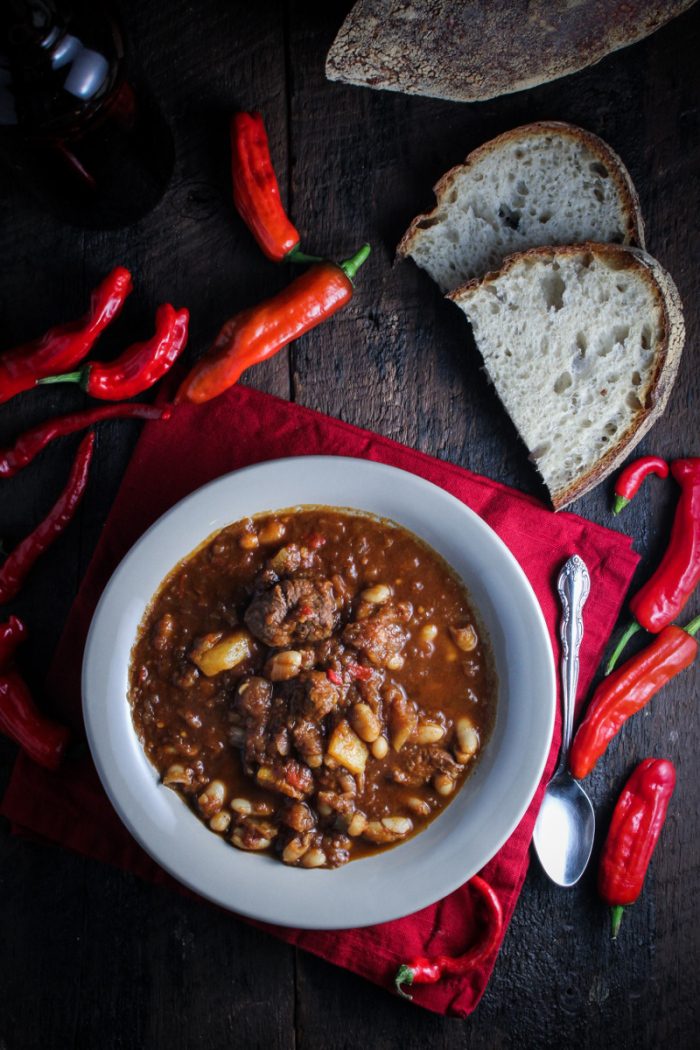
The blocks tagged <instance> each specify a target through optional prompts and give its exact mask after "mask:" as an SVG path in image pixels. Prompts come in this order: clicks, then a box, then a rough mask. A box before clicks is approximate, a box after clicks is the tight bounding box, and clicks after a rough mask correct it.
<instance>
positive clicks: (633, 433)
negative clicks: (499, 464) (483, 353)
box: [446, 241, 685, 510]
mask: <svg viewBox="0 0 700 1050" xmlns="http://www.w3.org/2000/svg"><path fill="white" fill-rule="evenodd" d="M588 253H590V254H593V255H596V256H598V257H599V258H601V259H605V258H607V259H608V260H613V261H614V267H615V269H618V270H635V271H636V272H637V273H638V274H639V275H640V276H642V277H643V278H644V280H645V281H646V282H647V283H648V285H649V287H650V289H651V290H652V292H653V295H654V298H655V300H656V302H657V304H658V307H659V309H660V311H661V315H662V318H663V326H664V333H665V335H664V338H663V340H662V345H661V348H660V350H659V352H658V354H657V358H656V362H655V369H654V373H653V376H652V378H651V381H650V385H649V392H648V395H647V398H646V404H645V405H644V406H643V407H642V409H641V410H640V412H639V413H638V414H637V416H636V417H635V419H634V420H633V422H632V424H631V425H630V427H628V429H627V430H626V431H625V432H624V434H622V435H621V436H620V438H619V439H618V440H617V441H616V442H615V444H614V445H612V447H611V448H609V449H608V450H607V451H606V452H605V454H604V455H602V456H600V457H599V458H598V459H597V460H596V461H595V463H593V464H592V465H591V466H590V467H589V468H588V469H587V470H585V471H584V472H583V473H582V474H580V475H579V476H578V477H577V478H575V479H574V480H573V481H572V482H571V483H570V484H569V485H567V486H566V487H565V488H563V489H561V490H559V491H557V492H550V495H551V499H552V504H553V506H554V509H555V510H562V508H564V507H566V506H568V505H569V504H570V503H573V501H574V500H576V499H579V498H580V497H581V496H583V495H584V493H586V492H589V491H590V490H591V489H593V488H595V487H596V486H597V485H599V484H600V482H601V481H603V479H604V478H606V477H607V476H608V475H609V474H611V473H612V472H613V471H614V470H616V469H617V467H619V466H620V464H621V463H622V462H623V460H625V459H626V458H627V456H628V455H629V453H630V452H631V451H632V449H633V448H634V447H635V445H637V444H638V442H639V441H641V439H642V438H643V437H644V435H645V434H646V433H647V432H648V431H649V430H650V429H651V427H652V426H653V425H654V423H655V422H656V420H657V419H658V418H659V417H660V416H661V415H662V414H663V412H664V411H665V409H666V406H667V404H668V399H669V397H670V395H671V390H672V388H673V384H674V381H675V378H676V375H677V373H678V368H679V365H680V359H681V354H682V352H683V346H684V343H685V322H684V319H683V307H682V303H681V298H680V295H679V293H678V289H677V288H676V285H675V283H674V281H673V279H672V278H671V276H670V274H668V273H667V272H666V270H664V269H663V267H662V266H661V264H660V263H659V262H657V260H656V259H654V258H653V257H652V256H651V255H649V254H648V253H647V252H645V251H643V250H641V249H639V248H627V247H623V246H621V245H616V244H597V243H594V242H592V241H588V242H586V243H584V244H573V245H564V246H559V247H555V248H550V247H543V248H531V249H529V250H528V251H526V252H518V253H516V254H514V255H509V256H508V257H507V258H506V259H505V260H504V263H503V265H502V267H501V269H500V270H498V271H497V272H493V273H489V274H486V276H485V277H482V278H477V279H475V280H472V281H468V282H467V283H466V284H464V285H461V286H460V287H459V288H455V289H454V291H452V292H449V293H448V294H447V296H446V298H447V299H451V300H452V301H453V302H455V303H457V304H458V305H460V304H461V303H466V302H467V301H468V300H469V297H470V295H471V293H472V291H474V289H476V288H479V287H483V286H485V285H488V284H493V283H495V282H496V280H497V279H499V278H501V277H503V276H504V275H506V274H507V273H508V271H509V270H511V269H513V268H514V267H517V266H518V265H521V264H522V263H523V262H524V261H526V260H533V261H535V262H536V261H538V260H543V261H545V260H547V261H549V260H551V261H554V260H555V259H557V258H562V257H563V256H567V255H568V256H571V257H574V256H577V255H583V254H588ZM487 371H488V369H487ZM502 403H503V402H502ZM503 406H504V408H505V409H506V411H508V409H507V406H506V405H505V403H503Z"/></svg>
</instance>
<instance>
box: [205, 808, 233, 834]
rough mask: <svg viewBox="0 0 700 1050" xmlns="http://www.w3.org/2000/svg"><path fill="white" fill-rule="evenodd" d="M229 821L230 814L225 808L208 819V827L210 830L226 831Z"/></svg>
mask: <svg viewBox="0 0 700 1050" xmlns="http://www.w3.org/2000/svg"><path fill="white" fill-rule="evenodd" d="M230 823H231V814H230V813H227V812H226V810H225V809H222V810H220V811H219V812H218V813H217V814H216V815H215V816H213V817H212V818H211V820H210V821H209V827H210V828H211V830H212V831H221V832H224V831H228V826H229V824H230Z"/></svg>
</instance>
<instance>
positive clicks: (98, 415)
mask: <svg viewBox="0 0 700 1050" xmlns="http://www.w3.org/2000/svg"><path fill="white" fill-rule="evenodd" d="M169 417H170V408H169V406H168V405H163V406H159V405H140V404H138V403H137V404H129V405H101V406H100V407H99V408H87V409H85V410H84V411H82V412H70V413H68V414H67V415H65V416H56V417H55V419H50V420H49V421H48V422H47V423H39V425H38V426H36V427H32V429H31V430H26V431H25V432H24V434H20V436H19V437H18V438H17V440H16V441H15V443H14V445H13V446H12V447H11V448H2V449H0V478H11V477H13V476H14V475H15V474H16V473H17V472H18V471H20V470H21V469H22V467H26V466H27V465H28V464H29V463H31V461H32V460H33V459H34V457H35V456H36V455H38V454H39V452H41V451H42V450H43V449H45V448H46V446H47V445H48V444H49V443H50V442H51V441H54V440H55V439H56V438H59V437H64V436H65V435H66V434H74V433H75V432H76V431H78V430H84V429H85V428H86V427H89V426H92V424H93V423H99V422H101V421H102V420H103V419H168V418H169Z"/></svg>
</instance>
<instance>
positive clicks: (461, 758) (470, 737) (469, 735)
mask: <svg viewBox="0 0 700 1050" xmlns="http://www.w3.org/2000/svg"><path fill="white" fill-rule="evenodd" d="M455 732H456V733H457V748H456V749H455V756H456V758H457V761H458V762H462V763H464V762H468V761H469V759H470V758H472V757H473V755H475V754H476V752H477V750H478V747H479V735H478V733H477V731H476V729H475V728H474V726H473V725H472V723H471V722H470V720H469V719H468V718H458V719H457V721H456V722H455Z"/></svg>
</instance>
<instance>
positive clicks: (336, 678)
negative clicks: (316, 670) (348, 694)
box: [326, 668, 343, 685]
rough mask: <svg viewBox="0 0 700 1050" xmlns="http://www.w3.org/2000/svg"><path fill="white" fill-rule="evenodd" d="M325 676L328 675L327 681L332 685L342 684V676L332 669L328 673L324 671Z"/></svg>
mask: <svg viewBox="0 0 700 1050" xmlns="http://www.w3.org/2000/svg"><path fill="white" fill-rule="evenodd" d="M326 674H327V675H328V681H329V682H332V683H333V685H342V684H343V676H342V674H339V673H338V672H337V671H334V670H333V669H332V668H331V670H330V671H326Z"/></svg>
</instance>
